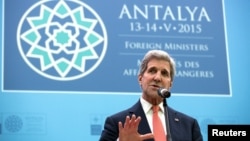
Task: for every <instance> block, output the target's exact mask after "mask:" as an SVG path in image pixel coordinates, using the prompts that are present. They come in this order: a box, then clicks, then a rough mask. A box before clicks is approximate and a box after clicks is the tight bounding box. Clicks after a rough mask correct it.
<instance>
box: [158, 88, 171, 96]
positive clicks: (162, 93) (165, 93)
mask: <svg viewBox="0 0 250 141" xmlns="http://www.w3.org/2000/svg"><path fill="white" fill-rule="evenodd" d="M157 92H158V95H159V96H161V97H162V98H169V97H170V96H171V92H169V91H168V90H167V89H164V88H159V89H158V91H157Z"/></svg>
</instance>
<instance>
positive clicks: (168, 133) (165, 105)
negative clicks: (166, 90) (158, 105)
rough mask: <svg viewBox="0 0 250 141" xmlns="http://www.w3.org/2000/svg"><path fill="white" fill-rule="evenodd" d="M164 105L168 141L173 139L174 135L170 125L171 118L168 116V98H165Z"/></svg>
mask: <svg viewBox="0 0 250 141" xmlns="http://www.w3.org/2000/svg"><path fill="white" fill-rule="evenodd" d="M163 107H164V111H165V121H166V128H167V139H168V140H167V141H172V136H171V133H170V126H169V118H168V105H167V100H166V98H163Z"/></svg>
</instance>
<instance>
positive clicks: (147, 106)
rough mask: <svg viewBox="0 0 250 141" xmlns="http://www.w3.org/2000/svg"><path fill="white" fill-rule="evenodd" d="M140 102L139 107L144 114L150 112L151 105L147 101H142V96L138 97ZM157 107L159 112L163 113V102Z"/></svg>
mask: <svg viewBox="0 0 250 141" xmlns="http://www.w3.org/2000/svg"><path fill="white" fill-rule="evenodd" d="M140 101H141V105H142V108H143V110H144V112H145V113H148V112H150V111H151V108H152V106H153V105H152V104H151V103H149V102H148V101H146V100H145V99H143V98H142V96H141V97H140ZM159 107H160V109H161V111H162V112H163V113H164V108H163V102H161V103H160V104H159Z"/></svg>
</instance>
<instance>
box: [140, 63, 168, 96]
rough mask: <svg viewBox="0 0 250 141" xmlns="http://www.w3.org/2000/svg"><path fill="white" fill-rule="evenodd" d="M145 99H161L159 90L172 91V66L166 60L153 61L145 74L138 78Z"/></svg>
mask: <svg viewBox="0 0 250 141" xmlns="http://www.w3.org/2000/svg"><path fill="white" fill-rule="evenodd" d="M138 81H139V84H140V85H141V88H142V92H143V97H144V98H146V99H152V98H153V99H155V98H157V99H159V98H160V97H159V96H158V94H157V90H158V89H159V88H166V89H168V90H169V89H170V87H171V86H172V80H171V76H170V64H169V62H166V61H165V60H159V59H152V60H151V61H149V62H148V65H147V69H146V71H145V72H144V74H142V75H139V76H138Z"/></svg>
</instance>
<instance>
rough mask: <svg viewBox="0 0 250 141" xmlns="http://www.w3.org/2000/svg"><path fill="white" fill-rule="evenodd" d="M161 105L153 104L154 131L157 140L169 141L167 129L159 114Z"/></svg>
mask: <svg viewBox="0 0 250 141" xmlns="http://www.w3.org/2000/svg"><path fill="white" fill-rule="evenodd" d="M158 112H159V106H158V105H156V106H153V132H154V139H155V141H167V139H166V135H165V131H164V128H163V125H162V122H161V119H160V117H159V116H158Z"/></svg>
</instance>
